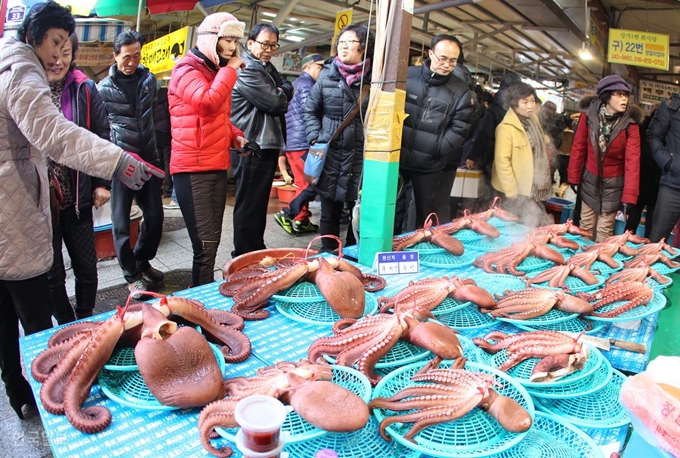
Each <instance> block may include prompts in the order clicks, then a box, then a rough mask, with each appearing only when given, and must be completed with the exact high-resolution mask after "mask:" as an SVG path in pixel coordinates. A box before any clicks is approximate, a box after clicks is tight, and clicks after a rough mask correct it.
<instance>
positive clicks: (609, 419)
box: [534, 369, 630, 429]
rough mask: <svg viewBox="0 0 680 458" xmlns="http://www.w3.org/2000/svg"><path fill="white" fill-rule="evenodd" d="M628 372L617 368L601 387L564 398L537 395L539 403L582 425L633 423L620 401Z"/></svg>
mask: <svg viewBox="0 0 680 458" xmlns="http://www.w3.org/2000/svg"><path fill="white" fill-rule="evenodd" d="M625 379H626V376H625V375H623V374H622V373H621V372H619V371H617V370H616V369H614V370H613V376H612V379H611V381H610V382H609V383H608V384H607V385H605V387H604V388H602V389H601V390H599V391H596V392H594V393H591V394H588V395H585V396H575V397H569V398H562V399H546V398H534V399H535V401H536V406H537V407H538V408H539V409H540V410H542V411H544V412H547V413H549V414H551V415H553V416H556V417H559V418H561V419H564V420H567V421H569V422H571V423H573V424H574V425H576V426H578V427H579V428H593V429H613V428H618V427H621V426H625V425H627V424H628V423H630V419H629V418H628V415H627V414H626V412H625V410H624V409H623V406H621V403H620V402H619V392H620V391H621V385H622V384H623V382H624V380H625Z"/></svg>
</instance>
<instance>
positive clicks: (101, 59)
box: [76, 46, 114, 67]
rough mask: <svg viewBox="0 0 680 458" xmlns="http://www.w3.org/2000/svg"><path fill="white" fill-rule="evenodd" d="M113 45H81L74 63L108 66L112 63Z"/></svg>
mask: <svg viewBox="0 0 680 458" xmlns="http://www.w3.org/2000/svg"><path fill="white" fill-rule="evenodd" d="M113 62H114V58H113V46H101V47H100V46H81V47H80V48H79V49H78V57H77V59H76V63H77V64H78V65H80V66H81V67H108V66H109V65H111V64H113Z"/></svg>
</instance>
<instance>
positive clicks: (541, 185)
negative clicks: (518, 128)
mask: <svg viewBox="0 0 680 458" xmlns="http://www.w3.org/2000/svg"><path fill="white" fill-rule="evenodd" d="M517 117H518V118H519V120H520V122H521V123H522V126H523V127H524V130H525V131H526V133H527V135H528V137H529V145H530V146H531V153H532V155H533V163H534V181H533V183H531V197H532V198H533V199H534V200H535V201H537V202H545V201H546V200H548V199H549V198H550V194H551V191H552V179H551V177H550V161H549V160H548V151H547V148H546V145H545V139H544V137H543V135H544V134H543V130H542V129H541V125H540V124H539V123H538V120H537V119H536V118H535V117H529V118H525V117H523V116H519V115H517Z"/></svg>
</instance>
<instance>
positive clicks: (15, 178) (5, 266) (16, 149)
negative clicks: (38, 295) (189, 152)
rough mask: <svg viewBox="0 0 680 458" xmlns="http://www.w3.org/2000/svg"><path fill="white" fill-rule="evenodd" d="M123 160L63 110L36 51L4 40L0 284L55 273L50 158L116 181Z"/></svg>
mask: <svg viewBox="0 0 680 458" xmlns="http://www.w3.org/2000/svg"><path fill="white" fill-rule="evenodd" d="M122 153H123V150H121V149H120V148H118V147H117V146H115V145H113V144H111V143H109V142H107V141H106V140H103V139H101V138H100V137H98V136H97V135H95V134H93V133H90V132H88V131H87V130H85V129H81V128H79V127H78V126H76V125H75V124H74V123H72V122H70V121H68V120H67V119H66V118H65V117H64V116H63V115H62V114H61V113H60V112H59V110H57V107H55V106H54V103H52V100H51V97H50V88H49V84H48V82H47V74H46V73H45V70H44V69H43V67H42V65H41V63H40V61H39V60H38V56H37V55H36V54H35V51H34V50H33V48H32V47H31V46H29V45H27V44H25V43H21V42H19V41H17V40H15V39H13V38H7V39H3V40H2V41H0V177H2V179H0V202H1V205H0V280H26V279H29V278H34V277H36V276H38V275H41V274H44V273H45V272H47V271H48V270H49V269H50V267H51V266H52V261H53V253H52V223H51V211H50V196H49V184H48V180H47V166H46V160H45V155H47V156H49V157H51V158H52V159H54V160H55V161H56V162H59V163H61V164H64V165H66V166H67V167H71V168H78V169H80V170H83V171H84V172H86V173H88V174H90V175H94V176H98V177H101V178H105V179H111V177H112V176H113V173H114V171H115V170H116V166H117V165H118V161H119V159H120V157H121V154H122Z"/></svg>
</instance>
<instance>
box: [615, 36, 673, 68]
mask: <svg viewBox="0 0 680 458" xmlns="http://www.w3.org/2000/svg"><path fill="white" fill-rule="evenodd" d="M607 55H608V59H607V60H608V61H609V62H612V63H618V64H627V65H635V66H638V67H648V68H659V69H662V70H668V64H669V36H668V35H663V34H660V33H649V32H640V31H637V30H624V29H609V48H608V51H607Z"/></svg>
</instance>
